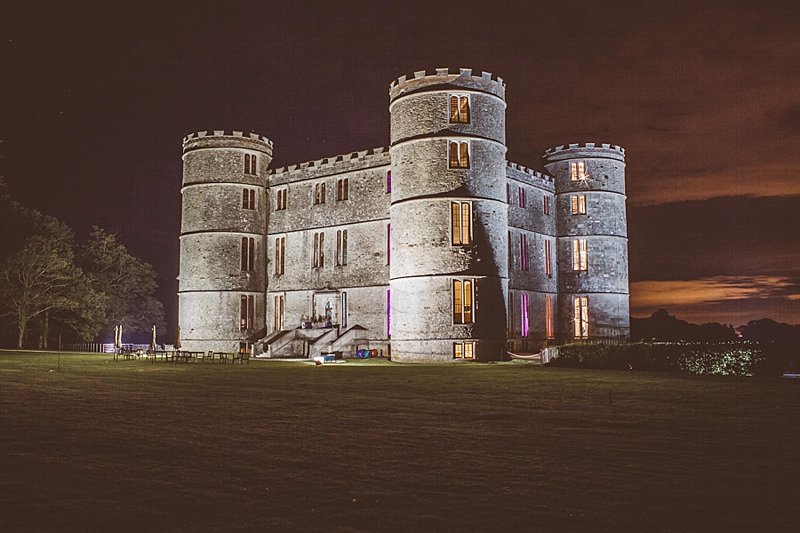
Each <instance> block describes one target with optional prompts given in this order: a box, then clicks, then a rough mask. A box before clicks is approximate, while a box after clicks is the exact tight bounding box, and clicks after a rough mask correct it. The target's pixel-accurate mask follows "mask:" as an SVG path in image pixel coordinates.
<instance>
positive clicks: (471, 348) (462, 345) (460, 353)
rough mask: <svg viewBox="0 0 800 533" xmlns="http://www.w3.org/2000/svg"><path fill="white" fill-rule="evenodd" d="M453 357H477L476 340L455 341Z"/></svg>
mask: <svg viewBox="0 0 800 533" xmlns="http://www.w3.org/2000/svg"><path fill="white" fill-rule="evenodd" d="M453 359H475V341H465V342H454V343H453Z"/></svg>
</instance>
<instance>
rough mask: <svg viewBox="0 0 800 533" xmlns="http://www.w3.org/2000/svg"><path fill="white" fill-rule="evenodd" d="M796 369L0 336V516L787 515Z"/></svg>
mask: <svg viewBox="0 0 800 533" xmlns="http://www.w3.org/2000/svg"><path fill="white" fill-rule="evenodd" d="M799 425H800V380H788V379H777V378H776V379H754V378H749V379H748V378H687V377H680V376H675V375H665V374H638V373H626V372H611V371H608V372H602V371H583V370H566V369H547V368H540V367H535V366H529V365H526V364H499V365H479V364H473V365H469V364H466V365H449V366H410V365H397V364H390V363H375V362H372V363H362V364H352V365H326V366H319V367H315V366H313V365H307V364H304V363H278V362H258V361H255V362H252V363H251V364H250V365H247V366H230V365H228V366H219V365H216V366H210V365H199V364H196V365H177V366H176V365H173V364H170V363H157V364H151V363H147V362H144V361H127V362H119V363H114V362H112V361H111V360H110V358H109V357H107V356H77V355H71V356H69V355H65V356H62V357H61V367H60V370H59V368H58V362H57V358H56V356H55V355H36V354H17V353H13V352H4V353H3V352H0V530H2V531H9V532H11V531H27V530H59V531H89V530H91V531H127V530H140V531H163V530H170V531H187V532H194V531H231V530H250V531H263V530H269V531H295V530H320V531H350V530H354V531H358V530H366V531H374V530H392V531H394V530H398V531H401V530H402V531H420V530H426V531H431V530H434V531H450V530H469V531H489V530H492V531H521V530H527V531H530V530H545V531H574V530H612V529H613V530H620V529H621V530H640V531H659V530H663V531H731V530H733V531H764V530H783V531H796V530H797V527H798V523H800V511H798V509H800V497H798V494H800V490H799V489H798V487H800V475H799V474H800V460H799V457H798V452H799V451H800V428H799V427H798V426H799Z"/></svg>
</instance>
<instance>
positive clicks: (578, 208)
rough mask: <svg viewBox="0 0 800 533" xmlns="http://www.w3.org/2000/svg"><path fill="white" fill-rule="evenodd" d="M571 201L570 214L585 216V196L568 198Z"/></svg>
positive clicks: (579, 195)
mask: <svg viewBox="0 0 800 533" xmlns="http://www.w3.org/2000/svg"><path fill="white" fill-rule="evenodd" d="M570 199H571V201H572V214H573V215H585V214H586V195H585V194H575V195H573V196H571V197H570Z"/></svg>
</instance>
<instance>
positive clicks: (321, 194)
mask: <svg viewBox="0 0 800 533" xmlns="http://www.w3.org/2000/svg"><path fill="white" fill-rule="evenodd" d="M324 203H325V182H324V181H321V182H319V183H316V184H314V204H324Z"/></svg>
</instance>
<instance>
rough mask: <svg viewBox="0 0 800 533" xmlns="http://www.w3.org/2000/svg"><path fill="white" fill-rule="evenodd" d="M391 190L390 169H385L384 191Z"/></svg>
mask: <svg viewBox="0 0 800 533" xmlns="http://www.w3.org/2000/svg"><path fill="white" fill-rule="evenodd" d="M390 192H392V171H391V170H387V171H386V193H387V194H388V193H390Z"/></svg>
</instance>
